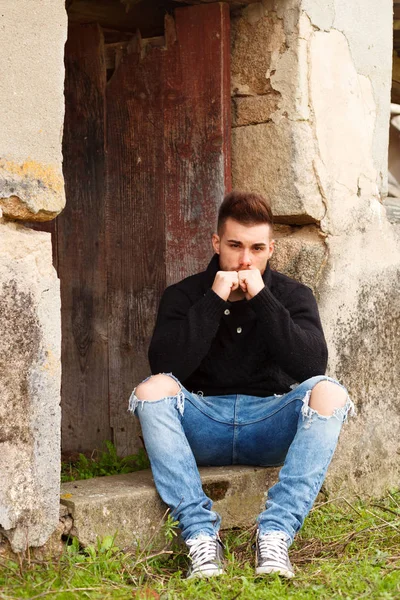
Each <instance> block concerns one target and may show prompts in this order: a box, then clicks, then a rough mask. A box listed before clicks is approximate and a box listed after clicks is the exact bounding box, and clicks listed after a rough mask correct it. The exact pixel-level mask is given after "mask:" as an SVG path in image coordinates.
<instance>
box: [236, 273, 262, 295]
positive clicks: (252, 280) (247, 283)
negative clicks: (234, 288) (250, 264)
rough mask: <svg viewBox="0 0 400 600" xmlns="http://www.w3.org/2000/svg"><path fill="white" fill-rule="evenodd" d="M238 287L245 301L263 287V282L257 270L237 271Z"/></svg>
mask: <svg viewBox="0 0 400 600" xmlns="http://www.w3.org/2000/svg"><path fill="white" fill-rule="evenodd" d="M238 278H239V287H240V289H241V290H242V292H243V293H244V295H245V298H246V300H250V298H253V297H254V296H255V295H256V294H258V292H261V290H262V289H263V287H264V281H263V278H262V276H261V273H260V271H259V270H258V269H249V270H245V271H238Z"/></svg>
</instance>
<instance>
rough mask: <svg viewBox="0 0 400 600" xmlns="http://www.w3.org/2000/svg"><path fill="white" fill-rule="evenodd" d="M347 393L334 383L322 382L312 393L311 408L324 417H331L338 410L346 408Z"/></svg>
mask: <svg viewBox="0 0 400 600" xmlns="http://www.w3.org/2000/svg"><path fill="white" fill-rule="evenodd" d="M346 402H347V391H346V390H345V389H344V388H343V387H342V386H341V385H339V384H338V383H334V382H333V381H327V380H324V381H320V382H319V383H317V384H316V385H315V386H314V388H313V389H312V391H311V395H310V398H309V406H310V408H312V409H313V410H315V411H316V412H317V413H318V414H319V415H321V416H323V417H331V416H332V415H333V414H334V413H335V411H336V410H338V409H342V408H344V407H345V405H346Z"/></svg>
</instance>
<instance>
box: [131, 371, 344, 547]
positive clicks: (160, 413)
mask: <svg viewBox="0 0 400 600" xmlns="http://www.w3.org/2000/svg"><path fill="white" fill-rule="evenodd" d="M171 377H172V376H171ZM173 379H175V377H173ZM324 380H328V381H332V382H334V383H336V384H337V385H340V384H339V383H337V382H336V381H335V380H333V379H331V378H329V377H326V376H317V377H312V378H311V379H308V380H307V381H304V382H303V383H301V384H299V385H297V386H296V387H295V388H294V389H293V390H291V391H290V392H288V393H287V394H284V395H282V396H276V395H275V396H270V397H267V398H260V397H258V396H244V395H230V396H204V397H203V396H202V394H201V393H200V394H194V393H192V392H189V391H188V390H186V389H185V388H184V387H182V386H180V391H179V393H178V394H177V395H176V396H171V397H166V398H163V399H161V400H157V401H146V400H144V401H142V400H138V399H137V397H136V395H135V390H134V391H133V392H132V395H131V398H130V401H129V410H130V411H131V412H133V413H135V414H136V415H137V416H138V417H139V420H140V423H141V426H142V432H143V437H144V441H145V445H146V450H147V453H148V455H149V458H150V462H151V468H152V472H153V477H154V482H155V485H156V488H157V490H158V493H159V494H160V496H161V498H162V499H163V500H164V502H165V503H166V504H167V505H168V506H169V507H170V509H171V510H172V515H173V517H174V518H175V519H176V520H178V521H179V526H180V528H181V531H182V536H183V538H184V539H185V540H187V539H190V538H195V537H197V536H198V535H200V534H205V535H211V536H213V535H215V534H216V533H217V531H218V529H219V526H220V521H221V519H220V516H219V515H218V514H217V513H216V512H215V511H213V510H212V501H211V500H210V498H208V497H207V496H206V495H205V493H204V492H203V489H202V485H201V480H200V476H199V472H198V466H222V465H239V464H240V465H254V466H278V465H283V466H282V468H281V470H280V474H279V480H278V482H277V483H276V484H275V485H274V486H273V487H272V488H271V489H270V490H269V491H268V498H267V501H266V506H265V510H264V511H263V512H261V514H260V515H259V516H258V519H257V520H258V528H259V530H260V534H261V535H263V534H265V533H267V532H269V531H283V532H285V533H286V535H287V542H288V545H290V544H291V542H292V541H293V538H294V535H295V534H296V532H297V531H298V530H299V529H300V527H301V526H302V524H303V521H304V519H305V517H306V516H307V514H308V512H309V511H310V509H311V507H312V505H313V503H314V500H315V498H316V496H317V494H318V492H319V490H320V488H321V485H322V483H323V481H324V478H325V474H326V471H327V469H328V466H329V463H330V462H331V459H332V456H333V453H334V451H335V448H336V444H337V441H338V437H339V433H340V430H341V428H342V424H343V422H344V421H345V420H346V417H347V414H348V412H349V411H353V403H352V402H351V400H350V399H349V398H348V399H347V402H346V405H345V406H344V407H343V408H340V409H336V411H335V412H334V414H333V415H332V416H330V417H326V416H321V415H319V414H318V413H317V412H316V411H315V410H313V409H312V408H311V407H310V406H309V398H310V394H311V391H312V389H313V387H314V386H315V385H316V384H317V383H319V382H320V381H324ZM175 381H177V380H176V379H175ZM178 383H179V382H178ZM179 385H180V384H179Z"/></svg>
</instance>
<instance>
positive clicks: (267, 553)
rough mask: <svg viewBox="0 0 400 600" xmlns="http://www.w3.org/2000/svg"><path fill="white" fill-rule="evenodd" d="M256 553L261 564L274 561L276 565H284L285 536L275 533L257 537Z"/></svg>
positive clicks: (285, 554)
mask: <svg viewBox="0 0 400 600" xmlns="http://www.w3.org/2000/svg"><path fill="white" fill-rule="evenodd" d="M258 551H259V556H260V559H261V562H263V561H265V560H274V561H276V562H278V563H281V564H286V559H287V553H288V551H287V543H286V537H285V534H283V533H280V532H279V531H277V532H271V533H267V534H266V535H263V536H262V537H259V538H258Z"/></svg>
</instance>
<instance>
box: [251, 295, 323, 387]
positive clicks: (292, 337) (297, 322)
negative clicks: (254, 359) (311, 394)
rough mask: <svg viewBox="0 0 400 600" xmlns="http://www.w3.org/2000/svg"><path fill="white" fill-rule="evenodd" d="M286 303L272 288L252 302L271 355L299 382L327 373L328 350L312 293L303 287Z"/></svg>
mask: <svg viewBox="0 0 400 600" xmlns="http://www.w3.org/2000/svg"><path fill="white" fill-rule="evenodd" d="M284 301H285V306H284V305H283V304H282V303H281V302H280V301H279V300H278V299H277V298H276V297H275V296H274V295H273V294H272V292H271V291H270V290H269V289H268V287H265V288H263V289H262V290H261V292H259V293H258V294H257V295H256V296H254V297H253V298H252V299H251V300H249V303H250V305H251V307H252V308H253V310H254V311H255V313H256V314H257V317H258V319H259V325H260V327H261V328H262V331H263V334H264V337H265V342H266V345H267V348H268V351H269V353H270V355H271V356H272V357H273V358H274V360H275V361H276V362H277V363H278V365H279V366H280V367H281V368H282V369H283V370H284V371H285V372H286V373H287V374H288V375H290V376H291V377H293V378H294V379H295V380H296V381H304V380H306V379H308V378H309V377H313V376H314V375H322V374H324V373H325V370H326V365H327V360H328V350H327V346H326V342H325V338H324V334H323V331H322V325H321V320H320V317H319V313H318V307H317V302H316V300H315V298H314V296H313V293H312V291H311V290H310V289H309V288H308V287H306V286H304V285H299V286H298V287H295V288H293V289H292V291H291V292H289V293H288V295H287V296H286V297H285V300H284Z"/></svg>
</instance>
